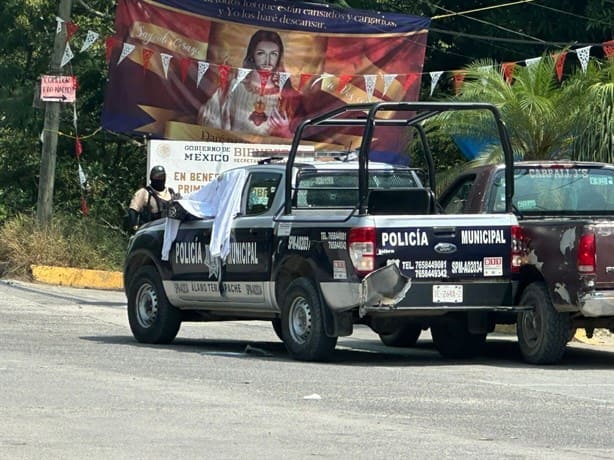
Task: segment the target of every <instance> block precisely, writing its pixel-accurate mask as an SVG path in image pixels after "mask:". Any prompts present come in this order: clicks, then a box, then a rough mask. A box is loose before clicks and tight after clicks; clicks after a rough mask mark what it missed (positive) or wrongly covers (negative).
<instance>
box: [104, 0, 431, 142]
mask: <svg viewBox="0 0 614 460" xmlns="http://www.w3.org/2000/svg"><path fill="white" fill-rule="evenodd" d="M429 24H430V19H429V18H425V17H419V16H409V15H404V14H395V13H378V12H375V11H363V10H356V9H340V8H336V7H332V6H330V5H325V4H315V3H302V2H294V1H286V0H266V1H264V2H262V1H255V0H209V1H206V2H203V1H201V0H156V1H153V0H118V2H117V12H116V21H115V26H116V32H115V35H114V36H113V38H114V40H113V41H108V42H107V43H108V46H110V49H107V51H108V52H109V56H110V59H109V82H108V85H107V88H106V94H105V103H104V108H103V114H102V126H103V128H105V129H108V130H111V131H115V132H122V133H128V134H136V135H149V136H151V137H153V138H157V139H177V140H201V141H214V142H239V143H270V144H279V143H286V144H288V143H290V142H291V139H292V136H293V133H294V130H295V128H296V126H297V125H298V124H299V123H300V122H301V120H303V119H305V118H306V117H310V116H313V115H315V114H318V113H321V112H324V111H326V110H330V109H333V108H336V107H339V106H340V105H342V104H346V103H361V102H363V103H364V102H375V101H380V100H384V101H414V100H417V99H418V93H419V86H420V78H415V76H420V75H421V74H422V68H423V63H424V53H425V49H426V41H427V32H428V26H429ZM133 49H134V52H132V50H133ZM126 50H130V51H131V52H130V53H127V52H126ZM144 50H153V52H154V56H153V57H150V59H148V60H147V62H144V56H146V55H147V54H146V53H144ZM365 76H370V77H367V78H365ZM328 131H329V132H328V134H326V133H319V134H318V135H317V136H316V135H314V138H313V139H310V140H312V141H313V143H314V144H315V145H317V144H319V143H324V144H330V145H333V146H343V148H356V147H357V145H355V143H356V139H355V137H354V136H352V135H351V133H348V132H346V131H343V130H339V129H335V130H328ZM381 141H382V143H383V145H382V146H381V148H382V149H383V150H391V149H397V148H400V146H405V145H406V143H405V142H404V141H403V139H398V138H397V139H395V138H390V137H389V136H388V137H386V136H381ZM384 144H388V145H384Z"/></svg>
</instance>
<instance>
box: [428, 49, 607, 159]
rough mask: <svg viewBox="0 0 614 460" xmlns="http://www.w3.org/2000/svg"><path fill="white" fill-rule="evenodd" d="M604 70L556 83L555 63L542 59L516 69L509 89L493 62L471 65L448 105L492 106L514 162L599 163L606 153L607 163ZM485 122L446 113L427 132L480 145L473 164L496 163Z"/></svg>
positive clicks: (475, 114)
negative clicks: (563, 160)
mask: <svg viewBox="0 0 614 460" xmlns="http://www.w3.org/2000/svg"><path fill="white" fill-rule="evenodd" d="M608 69H609V73H608V72H604V71H603V70H599V69H596V68H594V65H592V66H591V69H590V72H587V73H583V72H581V71H576V72H575V73H574V74H573V75H572V76H571V77H569V78H567V79H565V80H563V82H562V83H559V82H558V80H557V78H556V72H555V60H554V59H553V58H552V57H551V56H547V55H545V56H543V57H542V58H541V59H540V60H539V62H537V63H535V64H532V65H530V66H526V67H525V66H520V65H517V66H516V67H515V69H514V72H513V76H512V77H513V81H512V83H511V84H510V83H508V82H507V81H506V79H505V78H504V77H503V75H502V74H501V72H500V70H499V66H498V65H496V63H495V62H493V61H491V60H482V61H476V62H475V63H472V64H471V65H469V66H468V67H467V68H466V69H465V78H464V81H463V84H462V87H461V88H460V91H459V93H458V94H457V95H455V96H452V97H449V98H448V100H452V101H464V102H489V103H492V104H494V105H495V106H496V107H498V109H499V110H500V111H501V114H502V117H503V120H504V122H505V123H506V125H507V128H508V131H509V135H510V141H511V144H512V148H513V150H514V154H515V156H516V158H518V159H525V160H542V159H556V158H570V159H571V158H576V159H577V158H582V159H589V158H590V159H596V158H597V155H596V153H597V152H599V158H603V157H604V154H603V151H608V152H609V153H608V154H609V155H610V156H609V158H610V159H611V155H612V133H613V131H612V130H613V128H612V123H611V120H612V107H613V104H612V101H613V96H614V84H613V81H614V80H612V78H614V70H613V66H612V64H611V63H610V65H609V67H608ZM604 73H605V74H607V76H608V78H609V81H608V82H607V83H603V81H604V80H605V79H606V77H605V76H604ZM597 101H598V102H597ZM598 103H599V104H601V105H598V107H599V109H598V111H597V112H595V111H594V109H592V106H593V105H594V104H598ZM491 118H492V117H491V116H490V114H488V113H486V112H483V111H468V112H449V113H443V114H442V115H441V116H439V117H437V118H436V119H435V121H434V124H433V125H431V128H437V129H443V130H444V131H446V132H447V133H449V134H450V135H452V136H453V137H455V136H461V137H463V136H469V137H473V138H474V139H477V140H478V141H480V142H482V143H483V142H484V141H486V144H487V145H486V147H484V148H483V149H482V150H481V151H480V155H479V157H478V158H477V159H476V160H475V162H477V163H485V162H495V161H500V160H501V158H502V152H501V149H500V148H499V146H498V143H494V142H493V143H492V144H488V141H489V140H494V139H497V138H498V137H497V134H496V127H495V125H494V122H493V121H492V119H491ZM596 127H598V128H599V129H596ZM608 134H609V137H608V136H607V135H608ZM604 136H605V137H604ZM580 139H582V141H581V142H580ZM581 145H583V146H585V147H583V150H582V153H583V154H582V155H580V154H579V153H578V152H579V149H580V148H581ZM586 146H592V147H591V148H588V147H586ZM597 147H599V149H598V148H597ZM608 147H609V150H608ZM594 154H595V155H594Z"/></svg>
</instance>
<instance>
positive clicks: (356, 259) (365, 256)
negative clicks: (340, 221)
mask: <svg viewBox="0 0 614 460" xmlns="http://www.w3.org/2000/svg"><path fill="white" fill-rule="evenodd" d="M375 245H376V242H375V227H357V228H352V229H351V230H350V232H349V233H348V250H349V253H350V259H351V260H352V264H353V265H354V269H355V270H356V271H357V272H358V274H359V275H366V274H367V273H369V272H372V271H373V270H374V269H375Z"/></svg>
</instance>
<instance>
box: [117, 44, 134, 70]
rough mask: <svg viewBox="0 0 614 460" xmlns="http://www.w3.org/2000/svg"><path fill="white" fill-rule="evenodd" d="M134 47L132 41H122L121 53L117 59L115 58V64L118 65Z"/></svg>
mask: <svg viewBox="0 0 614 460" xmlns="http://www.w3.org/2000/svg"><path fill="white" fill-rule="evenodd" d="M134 48H136V46H134V45H133V44H132V43H124V46H123V48H122V53H121V54H120V55H119V59H118V60H117V65H120V64H121V63H122V61H123V60H124V59H126V58H127V57H128V55H129V54H130V53H132V52H133V51H134Z"/></svg>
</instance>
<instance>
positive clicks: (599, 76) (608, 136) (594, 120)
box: [573, 58, 614, 163]
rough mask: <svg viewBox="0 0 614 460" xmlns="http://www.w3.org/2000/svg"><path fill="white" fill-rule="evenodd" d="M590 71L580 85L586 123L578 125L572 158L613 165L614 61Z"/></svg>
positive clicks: (610, 60)
mask: <svg viewBox="0 0 614 460" xmlns="http://www.w3.org/2000/svg"><path fill="white" fill-rule="evenodd" d="M588 70H589V72H588V75H587V76H586V78H584V82H583V84H581V86H582V87H583V90H584V91H585V95H586V101H585V102H584V103H583V106H582V109H583V115H582V116H583V120H584V123H580V124H579V125H578V126H577V135H576V138H575V139H574V143H573V158H574V159H577V160H593V161H602V162H604V163H614V59H612V58H610V59H609V60H608V61H607V62H605V63H601V65H598V64H597V65H593V66H591V67H589V69H588Z"/></svg>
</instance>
